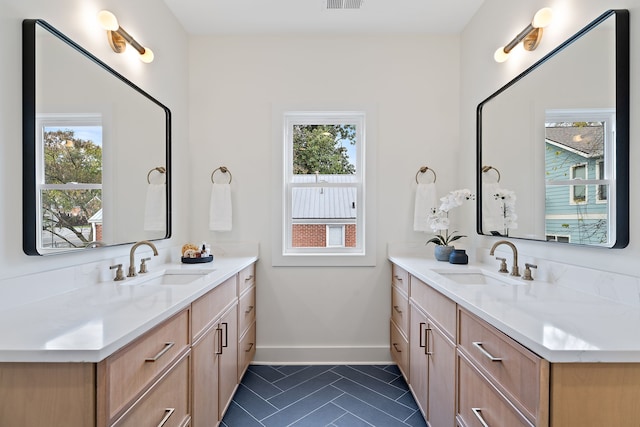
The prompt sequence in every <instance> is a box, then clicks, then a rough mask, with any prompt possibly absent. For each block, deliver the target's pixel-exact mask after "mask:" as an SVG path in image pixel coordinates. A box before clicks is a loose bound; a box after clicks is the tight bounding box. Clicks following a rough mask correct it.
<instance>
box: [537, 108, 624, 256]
mask: <svg viewBox="0 0 640 427" xmlns="http://www.w3.org/2000/svg"><path fill="white" fill-rule="evenodd" d="M545 122H546V123H545V176H546V182H547V185H546V197H545V200H546V201H545V230H546V231H545V235H546V239H547V241H557V242H573V243H581V244H595V245H603V244H607V242H608V241H609V235H610V230H609V226H610V224H609V218H610V217H611V213H610V211H609V210H610V209H609V204H608V199H609V197H608V189H609V180H610V178H611V177H609V176H607V171H608V170H612V169H611V168H610V167H607V164H608V163H609V162H611V161H612V158H613V155H612V153H613V141H614V138H613V132H614V127H615V115H614V113H612V112H611V110H608V109H592V110H585V109H580V110H552V111H547V114H546V120H545ZM560 237H562V238H560Z"/></svg>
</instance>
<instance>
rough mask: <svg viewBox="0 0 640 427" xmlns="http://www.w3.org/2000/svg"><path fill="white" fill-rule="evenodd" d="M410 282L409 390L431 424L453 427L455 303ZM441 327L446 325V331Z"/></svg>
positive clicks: (428, 288)
mask: <svg viewBox="0 0 640 427" xmlns="http://www.w3.org/2000/svg"><path fill="white" fill-rule="evenodd" d="M409 282H410V295H411V298H410V305H411V321H410V324H411V327H410V328H411V335H410V341H409V346H410V367H409V372H410V376H409V387H410V388H411V390H412V392H413V394H414V397H415V398H416V402H417V403H418V406H419V407H420V409H421V411H422V413H423V415H424V417H425V419H426V420H427V421H428V422H429V424H430V425H432V426H443V427H447V426H449V427H453V426H454V422H455V415H454V414H455V374H456V370H455V368H456V349H455V342H454V341H453V340H452V335H454V334H455V314H456V304H455V303H454V302H453V301H451V300H449V299H448V298H446V297H444V296H443V295H441V294H440V293H438V292H436V291H434V290H433V289H432V288H430V287H428V286H427V285H426V284H425V283H423V282H422V281H420V280H418V279H416V278H415V277H410V279H409ZM427 307H428V308H430V310H427ZM452 315H453V322H451V321H450V319H451V318H452ZM440 325H447V327H448V328H449V330H446V329H443V328H442V327H441V326H440Z"/></svg>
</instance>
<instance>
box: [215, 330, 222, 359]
mask: <svg viewBox="0 0 640 427" xmlns="http://www.w3.org/2000/svg"><path fill="white" fill-rule="evenodd" d="M216 335H217V336H218V348H217V349H216V351H215V354H222V329H220V328H216Z"/></svg>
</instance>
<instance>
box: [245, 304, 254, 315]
mask: <svg viewBox="0 0 640 427" xmlns="http://www.w3.org/2000/svg"><path fill="white" fill-rule="evenodd" d="M252 311H253V306H252V305H250V306H249V308H247V309H246V310H245V312H244V314H249V313H251V312H252Z"/></svg>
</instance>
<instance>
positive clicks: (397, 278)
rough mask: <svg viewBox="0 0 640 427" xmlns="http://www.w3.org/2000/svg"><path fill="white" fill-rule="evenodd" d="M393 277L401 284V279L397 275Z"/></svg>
mask: <svg viewBox="0 0 640 427" xmlns="http://www.w3.org/2000/svg"><path fill="white" fill-rule="evenodd" d="M394 277H395V278H396V280H397V281H398V282H402V277H400V276H398V275H397V274H396V275H395V276H394Z"/></svg>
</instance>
